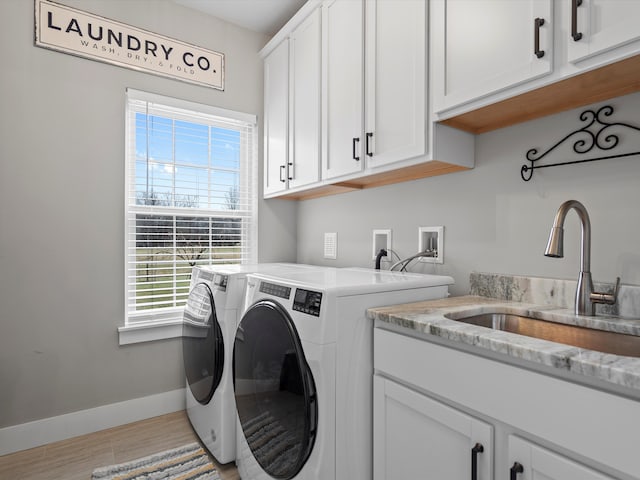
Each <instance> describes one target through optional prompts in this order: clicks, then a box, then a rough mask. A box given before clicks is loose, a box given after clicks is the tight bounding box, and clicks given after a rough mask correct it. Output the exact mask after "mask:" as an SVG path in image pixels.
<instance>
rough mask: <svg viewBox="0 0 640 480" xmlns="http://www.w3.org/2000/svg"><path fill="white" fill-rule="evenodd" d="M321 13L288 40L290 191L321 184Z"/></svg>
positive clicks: (303, 24)
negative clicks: (312, 184)
mask: <svg viewBox="0 0 640 480" xmlns="http://www.w3.org/2000/svg"><path fill="white" fill-rule="evenodd" d="M320 19H321V13H320V9H317V10H316V11H315V12H314V13H312V14H311V15H310V16H309V18H307V19H306V20H305V21H304V22H303V23H302V24H301V25H300V26H299V27H298V28H296V30H294V31H293V33H292V34H291V36H290V39H289V48H290V61H291V63H290V70H291V76H290V79H291V83H290V85H291V87H290V97H289V98H290V100H291V104H290V118H291V121H290V129H289V174H288V179H289V188H296V187H300V186H303V185H308V184H310V183H314V182H317V181H318V180H320V80H321V73H320V67H321V58H320V51H321V50H320V47H321V44H320V42H321V40H320V35H321V30H320Z"/></svg>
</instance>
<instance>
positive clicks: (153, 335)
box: [118, 319, 182, 345]
mask: <svg viewBox="0 0 640 480" xmlns="http://www.w3.org/2000/svg"><path fill="white" fill-rule="evenodd" d="M181 336H182V319H179V320H166V321H163V322H153V323H151V322H148V323H147V322H140V323H133V324H130V325H125V326H124V327H118V337H119V343H120V345H130V344H132V343H142V342H153V341H156V340H165V339H167V338H177V337H181Z"/></svg>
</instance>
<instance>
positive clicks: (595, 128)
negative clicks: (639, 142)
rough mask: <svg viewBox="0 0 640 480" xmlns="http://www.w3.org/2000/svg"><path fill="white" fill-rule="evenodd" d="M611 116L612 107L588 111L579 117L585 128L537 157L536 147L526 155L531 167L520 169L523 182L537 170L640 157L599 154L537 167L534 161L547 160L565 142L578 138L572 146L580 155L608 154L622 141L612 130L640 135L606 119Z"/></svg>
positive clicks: (630, 126)
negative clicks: (615, 128) (616, 128)
mask: <svg viewBox="0 0 640 480" xmlns="http://www.w3.org/2000/svg"><path fill="white" fill-rule="evenodd" d="M612 114H613V107H612V106H610V105H605V106H604V107H601V108H600V109H598V110H597V111H593V110H585V111H584V112H582V113H581V114H580V117H579V118H580V120H581V121H582V122H586V125H584V126H583V127H582V128H580V129H578V130H576V131H574V132H571V133H570V134H568V135H567V136H565V137H564V138H563V139H562V140H560V141H559V142H558V143H556V144H555V145H554V146H552V147H551V148H549V149H548V150H546V151H545V152H543V153H541V154H538V149H537V148H532V149H530V150H529V151H528V152H527V154H526V158H527V161H529V163H530V164H529V165H526V164H525V165H522V168H521V169H520V176H521V177H522V180H524V181H525V182H528V181H529V180H531V177H532V176H533V171H534V170H535V169H537V168H547V167H557V166H559V165H572V164H574V163H585V162H595V161H596V160H606V159H610V158H621V157H630V156H633V155H640V151H637V152H628V153H618V154H615V155H613V154H611V155H600V156H597V157H594V158H585V159H580V160H572V161H568V162H561V163H550V164H547V165H534V163H535V162H537V161H538V160H541V159H543V158H544V157H546V156H547V155H548V154H549V153H551V152H552V151H554V150H555V149H556V148H557V147H559V146H560V145H562V144H563V143H564V142H566V141H568V140H569V139H570V138H571V137H578V138H577V139H576V141H575V142H574V144H573V151H574V152H575V153H577V154H578V155H585V154H587V153H589V152H591V151H592V150H595V151H596V152H607V151H609V150H613V149H614V148H615V147H617V146H618V143H619V142H620V138H619V136H618V134H616V133H614V132H613V131H612V130H611V129H612V128H613V127H623V128H629V129H631V130H635V131H636V132H640V128H639V127H635V126H633V125H629V124H627V123H622V122H613V123H612V122H607V121H606V117H610V116H611V115H612Z"/></svg>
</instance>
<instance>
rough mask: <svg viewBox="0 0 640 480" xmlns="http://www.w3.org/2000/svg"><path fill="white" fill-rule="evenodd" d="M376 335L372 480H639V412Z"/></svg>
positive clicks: (609, 398)
mask: <svg viewBox="0 0 640 480" xmlns="http://www.w3.org/2000/svg"><path fill="white" fill-rule="evenodd" d="M376 325H377V326H378V328H375V329H374V372H375V374H374V389H373V454H374V461H373V469H374V476H373V478H374V480H396V479H412V480H413V479H424V480H466V479H471V480H640V466H639V465H640V464H639V463H638V461H637V445H638V438H640V437H639V435H640V402H639V401H637V400H632V399H629V398H625V397H623V396H619V395H615V394H612V393H608V392H603V391H599V390H596V389H593V388H590V387H587V386H584V385H580V384H577V383H572V382H568V381H566V380H563V379H560V378H555V377H552V376H548V375H545V374H541V373H538V372H533V371H530V370H525V369H523V368H520V367H518V366H514V365H511V364H508V363H503V362H499V361H496V360H494V359H489V358H484V357H481V356H477V355H473V354H470V353H468V352H465V351H460V350H457V349H455V348H451V347H449V346H443V345H440V344H436V343H432V342H430V341H428V340H426V339H425V338H424V337H420V338H416V337H414V336H412V335H413V331H406V332H405V330H404V329H400V330H401V331H400V332H397V331H389V330H386V329H384V328H379V325H378V323H376Z"/></svg>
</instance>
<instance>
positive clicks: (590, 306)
mask: <svg viewBox="0 0 640 480" xmlns="http://www.w3.org/2000/svg"><path fill="white" fill-rule="evenodd" d="M571 209H574V210H575V211H576V213H577V214H578V217H579V218H580V224H581V227H582V234H581V237H580V273H579V275H578V287H577V288H576V304H575V313H576V315H595V306H596V305H595V304H596V303H606V304H607V305H613V304H614V303H616V298H617V296H618V290H619V289H620V277H618V279H617V280H616V286H615V289H614V291H613V293H600V292H594V291H593V281H592V280H591V271H590V270H591V222H590V221H589V214H588V213H587V209H586V208H584V205H582V204H581V203H580V202H578V201H577V200H568V201H566V202H564V203H563V204H562V205H560V208H558V212H557V213H556V218H555V219H554V221H553V227H551V233H550V234H549V241H548V242H547V248H546V250H545V251H544V254H545V255H546V256H547V257H554V258H562V257H564V245H563V244H564V228H563V226H564V219H565V217H566V216H567V213H568V212H569V210H571Z"/></svg>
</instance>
